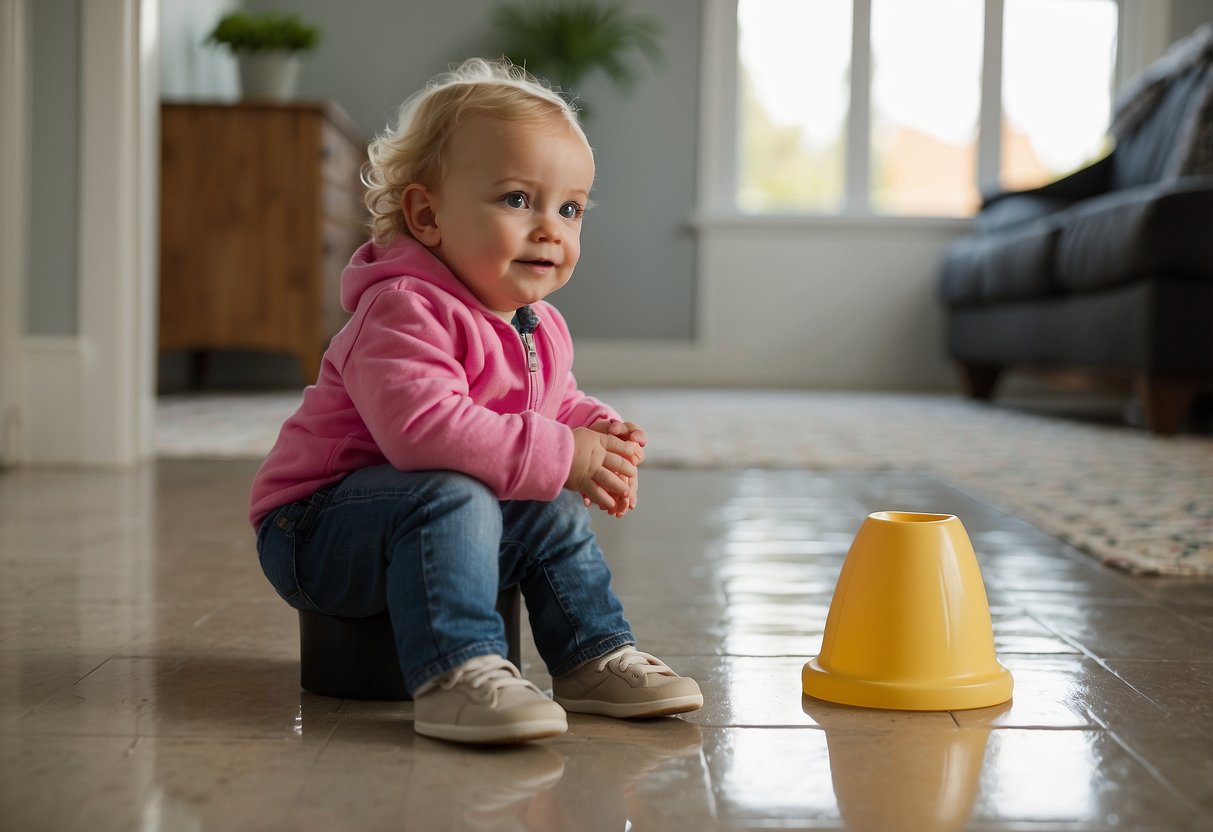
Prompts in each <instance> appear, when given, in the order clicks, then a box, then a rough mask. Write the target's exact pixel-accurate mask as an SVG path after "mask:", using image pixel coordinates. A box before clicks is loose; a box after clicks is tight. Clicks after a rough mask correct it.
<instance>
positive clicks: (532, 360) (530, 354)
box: [520, 332, 539, 373]
mask: <svg viewBox="0 0 1213 832" xmlns="http://www.w3.org/2000/svg"><path fill="white" fill-rule="evenodd" d="M520 334H521V335H522V343H523V346H525V347H526V366H527V369H528V370H530V371H531V372H532V373H534V372H538V371H539V356H538V355H537V354H536V353H535V338H534V336H533V335H532V334H531V333H529V332H523V333H520Z"/></svg>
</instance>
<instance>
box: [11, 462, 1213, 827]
mask: <svg viewBox="0 0 1213 832" xmlns="http://www.w3.org/2000/svg"><path fill="white" fill-rule="evenodd" d="M254 468H255V464H254V463H251V462H238V461H228V462H220V461H192V462H191V461H180V460H178V461H162V462H160V463H158V464H155V465H149V466H146V467H144V468H141V469H139V470H136V471H131V472H125V473H112V472H109V473H107V472H83V473H81V472H65V471H64V472H57V471H10V472H4V473H0V829H3V830H9V829H11V830H21V832H26V831H27V830H33V831H36V830H90V832H91V831H92V830H140V832H143V831H144V830H189V832H200V830H224V832H227V831H228V830H280V829H281V830H351V832H352V831H353V830H400V829H407V830H472V829H508V830H536V831H538V830H590V832H596V831H597V830H628V829H631V830H696V831H697V832H698V831H699V830H746V829H770V828H787V829H851V830H928V831H929V830H959V829H975V830H1053V829H1076V830H1104V829H1128V830H1160V832H1161V831H1162V830H1203V829H1208V828H1210V827H1209V825H1208V820H1207V818H1208V817H1210V816H1213V704H1211V703H1213V582H1211V581H1207V580H1206V581H1200V580H1175V579H1167V580H1161V579H1149V578H1132V577H1129V576H1127V575H1125V574H1122V573H1119V572H1116V571H1114V570H1110V569H1108V568H1106V567H1103V566H1101V565H1100V564H1098V563H1096V562H1095V561H1093V560H1092V559H1090V558H1087V557H1085V556H1084V555H1082V554H1080V553H1078V552H1076V551H1074V550H1073V549H1071V548H1069V547H1067V546H1065V545H1063V544H1060V543H1058V542H1057V541H1055V540H1054V539H1052V538H1050V537H1048V536H1046V535H1044V534H1042V533H1040V532H1039V531H1037V530H1035V529H1033V528H1032V527H1031V526H1028V525H1026V524H1024V523H1022V522H1020V521H1018V520H1016V519H1015V518H1013V517H1009V516H1007V515H1005V514H1003V513H1001V512H999V511H997V510H995V509H993V508H991V507H990V506H987V505H984V504H982V503H980V502H977V501H975V500H973V499H971V498H969V497H967V496H966V495H964V494H962V493H959V492H957V491H955V490H952V489H950V488H948V487H946V486H944V485H941V484H940V483H939V482H937V481H935V480H933V479H931V478H929V477H925V476H914V475H912V474H878V475H870V474H869V475H862V476H861V475H846V474H835V475H823V474H814V473H805V472H796V471H758V470H743V471H675V470H648V471H646V472H645V473H644V476H643V478H642V480H643V484H642V490H641V506H640V509H639V510H638V511H637V512H635V513H633V514H631V515H629V516H628V517H626V518H625V519H623V520H621V521H617V520H611V519H610V518H606V517H605V516H604V515H603V516H600V517H599V518H598V519H596V521H595V522H596V525H597V528H598V529H599V535H600V540H601V543H602V546H603V549H604V550H605V551H606V552H607V556H608V559H609V560H610V563H611V565H612V569H613V570H614V574H615V584H616V587H617V590H618V591H619V593H620V595H621V596H622V598H623V600H624V603H625V606H626V608H627V611H628V616H629V618H630V620H631V622H632V624H633V627H634V629H635V630H636V632H637V634H638V635H639V637H640V639H641V645H640V646H641V648H642V649H646V650H649V651H651V652H654V653H657V654H659V655H660V656H661V657H662V658H664V659H666V660H667V661H668V662H669V663H670V664H672V665H673V666H674V667H675V668H677V669H679V670H680V671H682V672H684V673H688V674H691V675H694V676H695V677H696V678H697V679H698V680H699V681H700V684H701V686H702V687H703V690H704V695H705V700H706V701H705V705H704V707H703V709H702V710H700V711H697V712H694V713H691V714H687V715H685V716H683V717H681V718H668V719H661V720H651V721H641V722H622V721H617V720H610V719H606V718H601V717H588V716H573V717H571V718H570V731H569V733H568V734H567V735H565V736H563V737H559V738H556V739H552V740H547V741H544V742H538V743H532V744H530V745H527V746H523V747H514V748H497V749H481V748H466V747H460V746H454V745H449V744H445V743H441V742H437V741H433V740H428V739H425V738H422V737H418V736H416V735H415V734H414V733H413V731H412V723H411V719H412V705H411V703H409V702H365V701H353V700H340V699H330V698H326V697H321V696H314V695H312V694H308V693H305V692H302V691H301V690H300V689H299V685H298V643H297V639H298V631H297V624H296V617H295V614H294V612H293V611H292V610H290V609H289V608H287V607H286V606H285V605H284V604H283V603H281V602H280V601H279V600H278V599H277V598H276V597H275V596H274V594H273V593H272V591H271V590H270V589H269V586H268V585H267V584H266V583H265V581H264V579H263V578H262V577H261V575H260V572H259V570H258V567H257V562H256V557H255V553H254V550H253V541H252V534H251V531H250V530H249V529H248V528H247V526H246V523H245V520H244V513H245V495H246V494H247V489H248V483H249V479H250V477H251V476H252V473H253V470H254ZM881 509H902V510H911V511H915V510H917V511H932V512H947V513H953V514H956V515H957V516H959V517H960V518H961V520H962V521H963V522H964V523H965V526H966V528H967V529H968V531H969V534H970V537H971V539H972V540H973V543H974V547H975V549H976V550H977V554H978V559H979V562H980V564H981V568H982V573H983V577H984V581H985V585H986V590H987V594H988V597H989V602H990V611H991V618H992V622H993V628H994V636H995V645H996V649H997V651H998V654H999V659H1000V660H1001V661H1002V662H1003V664H1004V665H1005V666H1006V667H1008V668H1009V669H1010V670H1011V672H1012V674H1013V675H1014V678H1015V683H1016V688H1015V695H1014V698H1013V699H1012V701H1010V702H1008V703H1005V704H1003V705H999V706H997V707H993V708H983V709H977V710H970V711H955V712H926V713H911V712H899V711H879V710H865V709H859V708H850V707H845V706H842V705H835V704H831V703H827V702H823V701H820V700H815V699H810V698H807V697H805V696H803V694H802V693H801V689H800V670H801V667H802V665H803V664H804V662H805V661H806V660H807V659H809V658H811V657H812V656H814V655H816V653H817V652H818V651H819V650H820V648H821V644H822V636H823V633H824V627H825V618H826V614H827V612H828V609H829V606H830V600H831V597H832V594H833V591H834V586H835V583H836V581H837V578H838V574H839V570H840V569H841V567H842V563H843V559H844V557H845V555H846V552H847V549H848V547H849V546H850V543H851V539H852V537H853V536H854V534H855V532H856V530H857V529H858V528H859V525H860V523H861V522H862V520H863V518H864V517H865V516H866V515H867V514H868V513H869V512H871V511H875V510H881ZM523 665H524V671H525V673H526V674H527V675H528V676H529V677H530V678H532V679H534V680H535V681H536V682H537V683H538V684H540V685H541V686H543V687H547V686H549V685H550V679H549V678H548V676H547V674H546V672H545V671H544V669H543V667H542V665H541V664H540V662H539V660H538V657H537V654H536V653H535V650H534V647H533V643H531V642H530V641H529V639H524V645H523Z"/></svg>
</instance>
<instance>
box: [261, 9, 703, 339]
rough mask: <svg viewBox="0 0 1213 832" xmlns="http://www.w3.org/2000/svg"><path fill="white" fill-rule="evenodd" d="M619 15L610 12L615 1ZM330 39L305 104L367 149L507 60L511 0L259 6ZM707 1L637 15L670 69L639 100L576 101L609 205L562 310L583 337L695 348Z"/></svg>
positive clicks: (589, 238)
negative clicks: (503, 40) (452, 75)
mask: <svg viewBox="0 0 1213 832" xmlns="http://www.w3.org/2000/svg"><path fill="white" fill-rule="evenodd" d="M603 2H610V0H603ZM245 5H246V6H247V7H248V8H257V9H275V10H289V11H294V12H296V13H297V14H299V16H300V17H302V18H303V19H305V20H307V21H309V22H313V23H315V24H317V25H319V26H320V27H321V28H322V29H323V32H324V39H323V41H322V43H321V45H320V47H319V49H318V50H317V51H316V52H315V53H313V54H312V55H310V56H309V57H308V58H307V60H306V62H305V63H304V66H303V71H302V76H301V79H300V95H301V96H302V97H311V96H318V97H324V98H332V99H334V100H336V101H338V102H339V103H340V104H341V105H342V106H343V107H344V108H345V109H346V110H347V111H348V112H349V113H350V115H351V116H353V118H354V120H355V121H357V122H358V124H359V125H360V126H361V127H362V129H363V131H364V132H366V134H367V135H368V137H369V136H370V135H371V134H373V133H375V132H377V131H379V130H381V129H383V127H384V126H385V125H386V124H387V122H388V121H389V119H390V118H391V117H392V115H393V113H394V112H395V110H396V108H397V107H398V106H399V105H400V103H401V102H402V101H403V100H404V99H405V98H406V97H407V96H408V95H409V94H411V93H412V92H413V91H414V90H416V89H417V88H419V87H420V86H421V85H423V84H424V83H425V82H426V80H428V79H429V78H430V77H431V76H433V75H434V74H436V73H438V72H442V71H443V70H445V69H446V68H447V66H448V65H449V64H451V63H453V62H456V61H458V60H460V59H462V58H466V57H470V56H473V55H483V56H488V57H494V56H495V55H497V54H500V45H499V43H498V42H497V41H496V39H495V38H494V34H493V30H492V26H491V23H490V21H489V15H490V12H491V10H492V9H493V8H494V7H495V6H496V5H498V0H444V2H441V3H433V2H424V3H423V2H401V0H348V1H347V2H344V3H333V2H330V0H248V2H246V3H245ZM700 5H701V4H700V2H699V0H664V1H663V2H661V3H643V2H635V0H633V2H632V3H631V4H630V6H629V7H630V8H631V9H633V10H636V11H643V12H645V13H647V14H651V15H653V16H655V17H657V18H659V19H660V20H661V21H662V22H663V23H664V26H665V32H666V35H665V41H664V43H665V55H666V58H665V61H664V62H663V63H662V64H661V65H660V66H658V67H656V68H655V69H653V70H650V71H646V72H645V73H644V74H643V80H642V81H641V83H640V85H638V87H637V88H636V89H635V91H634V92H632V93H631V94H623V93H619V92H617V91H615V90H614V89H613V88H611V87H610V86H609V85H607V84H606V83H605V82H602V81H596V82H595V81H590V82H587V84H586V86H585V88H584V89H582V90H578V91H577V92H578V93H579V94H580V95H581V97H582V98H584V99H586V100H587V101H589V102H591V104H592V106H593V109H594V112H593V114H592V116H591V117H590V118H589V120H588V121H587V123H586V131H587V133H588V134H589V137H590V143H591V144H592V145H593V146H594V149H595V154H596V159H597V164H598V176H597V181H596V183H595V188H594V193H593V195H592V197H593V199H594V201H595V202H596V203H597V207H595V208H594V209H593V210H592V211H591V212H590V214H589V215H588V216H587V218H586V222H585V226H584V230H583V231H582V255H581V263H580V264H579V265H578V267H577V271H576V273H575V274H574V276H573V279H572V281H571V282H570V283H569V284H568V285H567V286H566V287H565V288H564V289H562V290H560V292H558V293H557V294H556V295H553V296H552V302H553V303H555V304H556V305H557V306H558V307H560V309H561V311H562V312H563V313H564V314H565V316H566V317H567V318H568V320H569V325H570V327H571V328H572V330H573V333H574V335H575V336H576V337H579V338H586V337H597V338H629V339H636V338H642V339H643V338H667V339H668V338H673V339H687V338H690V337H691V335H692V321H693V319H694V308H693V307H694V297H695V289H694V280H695V246H694V240H693V238H692V236H691V234H690V232H689V230H688V228H687V223H688V220H689V219H690V216H691V212H692V211H693V210H694V203H695V169H696V160H695V146H696V135H697V132H698V122H697V119H698V115H697V99H698V90H699V40H700V33H699V27H700Z"/></svg>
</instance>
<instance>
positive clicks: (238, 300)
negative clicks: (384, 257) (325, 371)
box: [159, 102, 367, 383]
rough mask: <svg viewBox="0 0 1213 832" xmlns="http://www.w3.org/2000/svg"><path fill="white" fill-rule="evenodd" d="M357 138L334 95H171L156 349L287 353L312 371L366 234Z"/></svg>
mask: <svg viewBox="0 0 1213 832" xmlns="http://www.w3.org/2000/svg"><path fill="white" fill-rule="evenodd" d="M365 147H366V145H365V142H364V141H363V138H362V137H361V136H360V135H359V133H358V130H357V128H355V127H354V125H353V122H352V121H351V120H350V118H349V116H348V115H346V114H345V113H344V111H342V110H341V109H340V108H339V107H337V106H336V105H335V104H333V103H327V102H322V103H290V104H260V103H258V104H203V103H188V104H185V103H182V104H177V103H166V104H164V105H163V106H162V108H161V146H160V159H161V165H160V327H159V330H160V335H159V338H160V341H159V347H160V350H161V351H167V350H188V351H191V352H192V353H193V354H195V355H196V356H199V355H205V353H206V352H207V351H210V350H221V349H239V350H267V351H273V352H283V353H290V354H292V355H294V356H296V357H297V358H298V359H299V361H300V362H301V364H302V365H303V371H304V374H305V376H306V378H307V381H308V382H309V383H311V382H314V381H315V380H316V377H317V375H318V373H319V370H320V359H321V356H322V354H323V352H324V348H325V347H326V346H327V345H328V341H329V339H330V338H331V337H332V336H333V334H334V333H335V332H336V331H337V330H338V329H340V327H341V325H342V324H343V323H344V321H345V319H346V315H345V313H344V312H342V310H341V303H340V300H339V294H338V293H339V281H340V277H341V270H342V269H343V268H344V266H345V264H346V263H347V262H348V260H349V257H350V255H351V254H352V253H353V252H354V250H355V249H356V248H357V247H358V246H359V245H361V244H362V242H363V241H364V240H365V239H366V237H367V230H366V226H365V222H366V219H367V211H366V208H365V206H364V205H363V202H362V193H363V187H362V184H361V181H360V178H359V168H360V167H361V165H362V162H363V160H364V158H365Z"/></svg>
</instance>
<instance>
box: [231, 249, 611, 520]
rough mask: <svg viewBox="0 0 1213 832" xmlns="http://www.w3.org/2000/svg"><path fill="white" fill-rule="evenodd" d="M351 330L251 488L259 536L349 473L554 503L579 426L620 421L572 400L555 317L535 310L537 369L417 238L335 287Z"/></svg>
mask: <svg viewBox="0 0 1213 832" xmlns="http://www.w3.org/2000/svg"><path fill="white" fill-rule="evenodd" d="M341 305H342V306H343V307H344V308H345V309H346V311H347V312H352V313H353V317H352V318H351V319H350V321H349V323H347V324H346V325H345V327H344V328H343V329H342V330H341V331H340V332H339V333H337V335H335V336H334V337H333V340H332V343H330V344H329V348H328V350H326V351H325V354H324V361H323V364H322V366H321V369H320V378H319V379H318V380H317V381H316V384H315V385H313V386H311V387H308V388H307V389H306V390H304V391H303V402H302V404H300V405H299V409H298V410H296V411H295V413H294V414H293V415H292V416H291V417H290V418H289V419H287V420H286V422H285V423H284V424H283V426H282V430H281V431H280V432H279V434H278V441H277V442H276V443H275V444H274V447H273V449H272V450H271V451H270V453H269V456H268V457H267V458H266V460H265V462H264V463H263V464H262V465H261V468H260V470H258V472H257V475H256V477H255V478H254V480H253V486H252V495H251V503H252V504H251V507H250V510H249V520H250V521H251V522H252V524H253V526H254V527H256V526H258V525H260V523H261V521H262V520H263V519H264V518H265V516H266V515H267V514H269V513H270V512H271V511H272V510H274V509H275V508H278V507H279V506H283V505H286V504H287V503H291V502H294V501H296V500H302V499H305V498H307V497H309V496H311V495H312V494H313V493H314V492H315V491H316V490H317V489H319V488H320V487H322V486H324V485H327V484H329V483H333V482H336V481H338V480H340V479H342V478H343V477H345V476H346V475H347V474H349V473H351V472H352V471H356V470H358V469H360V468H367V467H369V466H372V465H382V464H384V463H390V464H392V465H394V466H396V467H397V468H399V469H400V470H402V471H425V470H436V469H441V470H453V471H462V472H464V473H466V474H469V475H470V476H473V477H475V478H476V479H478V480H480V481H481V482H483V483H485V484H486V485H487V486H488V487H489V488H491V489H492V490H493V493H494V494H496V495H497V497H498V499H502V500H510V499H520V500H551V499H554V498H555V497H556V496H557V495H558V494H559V493H560V489H561V488H562V487H563V485H564V481H565V479H567V477H568V473H569V466H570V465H571V464H572V460H573V432H572V429H573V428H575V427H588V426H589V425H591V424H593V423H594V422H596V421H598V420H599V419H618V418H619V416H618V414H616V413H615V412H614V411H613V410H611V409H610V408H609V407H607V406H606V405H605V404H603V403H602V402H600V401H598V400H597V399H594V398H592V397H590V396H587V395H585V394H584V393H582V392H581V391H580V390H578V389H577V382H576V380H575V379H574V378H573V374H572V372H571V368H572V365H573V343H572V339H571V338H570V337H569V331H568V327H567V326H566V325H565V322H564V319H563V318H562V317H561V316H560V313H559V312H557V311H556V310H555V308H553V307H552V306H550V305H548V304H546V303H537V304H535V305H534V306H533V307H532V309H533V310H534V312H535V314H536V315H537V316H538V318H539V326H538V327H536V329H535V333H534V346H535V351H536V353H537V356H538V359H539V361H538V368H537V369H536V370H534V371H528V362H527V351H526V347H525V345H524V343H523V340H522V338H521V336H520V335H519V333H518V331H517V330H516V329H515V328H514V327H513V326H511V325H510V324H508V323H506V322H505V321H504V320H502V319H501V318H500V317H498V316H497V315H495V314H494V313H493V312H492V311H490V310H489V309H487V308H485V307H484V306H483V305H482V304H481V303H480V302H479V301H478V300H476V298H475V296H474V295H473V294H472V293H471V292H470V291H468V289H467V287H465V286H464V285H463V284H462V283H460V282H459V280H458V279H457V278H456V277H455V276H454V275H453V274H451V272H450V270H449V269H447V267H446V266H445V265H443V263H442V262H441V261H440V260H438V259H437V258H436V257H434V255H433V254H431V253H430V252H429V250H428V249H426V248H425V247H424V246H422V245H421V244H420V243H418V242H417V241H415V240H414V239H412V238H411V237H402V238H400V239H398V240H397V241H396V242H394V243H393V244H392V245H391V246H389V247H387V248H384V247H382V246H379V245H376V244H375V243H373V242H368V243H366V244H365V245H363V246H362V248H360V249H358V251H357V252H355V253H354V256H353V258H351V260H350V264H349V265H348V266H346V268H345V271H344V272H343V273H342V275H341Z"/></svg>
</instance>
